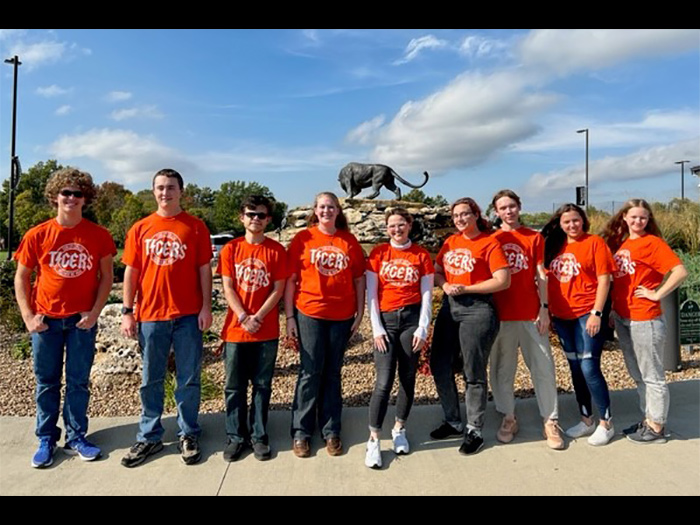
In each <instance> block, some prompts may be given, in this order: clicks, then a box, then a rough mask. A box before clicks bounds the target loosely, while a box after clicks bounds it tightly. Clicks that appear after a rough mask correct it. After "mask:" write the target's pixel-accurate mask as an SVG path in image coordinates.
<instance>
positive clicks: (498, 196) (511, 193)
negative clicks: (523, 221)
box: [491, 190, 523, 210]
mask: <svg viewBox="0 0 700 525" xmlns="http://www.w3.org/2000/svg"><path fill="white" fill-rule="evenodd" d="M503 197H509V198H511V199H513V200H514V201H515V202H516V203H517V204H518V208H522V207H523V204H522V202H520V197H518V194H517V193H515V192H514V191H513V190H501V191H499V192H498V193H496V195H494V196H493V200H492V201H491V205H492V206H493V209H494V210H496V202H498V199H502V198H503Z"/></svg>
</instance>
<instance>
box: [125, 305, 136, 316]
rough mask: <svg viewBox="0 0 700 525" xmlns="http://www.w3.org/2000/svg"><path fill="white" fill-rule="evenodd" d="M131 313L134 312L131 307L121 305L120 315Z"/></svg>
mask: <svg viewBox="0 0 700 525" xmlns="http://www.w3.org/2000/svg"><path fill="white" fill-rule="evenodd" d="M133 313H134V309H133V307H132V308H127V307H126V306H122V315H129V314H133Z"/></svg>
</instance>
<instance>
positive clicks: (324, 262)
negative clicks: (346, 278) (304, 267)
mask: <svg viewBox="0 0 700 525" xmlns="http://www.w3.org/2000/svg"><path fill="white" fill-rule="evenodd" d="M310 255H311V264H312V265H313V266H314V267H315V268H316V269H317V270H318V271H319V273H320V274H321V275H325V276H326V277H332V276H334V275H337V274H339V273H340V272H342V271H343V270H345V269H346V268H347V267H348V266H350V257H348V256H347V255H346V253H345V252H344V251H343V250H341V249H340V248H337V247H336V246H321V247H320V248H313V249H312V250H311V251H310Z"/></svg>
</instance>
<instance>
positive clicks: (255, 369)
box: [225, 339, 278, 445]
mask: <svg viewBox="0 0 700 525" xmlns="http://www.w3.org/2000/svg"><path fill="white" fill-rule="evenodd" d="M277 347H278V340H277V339H273V340H272V341H263V342H257V343H226V390H225V399H226V434H227V435H228V437H229V439H231V440H233V441H238V442H247V441H252V442H253V443H264V444H266V445H267V444H268V437H267V416H268V412H269V409H270V398H271V397H272V376H273V374H274V372H275V361H276V360H277ZM248 382H250V383H252V384H253V398H252V400H253V402H252V404H251V406H250V414H248Z"/></svg>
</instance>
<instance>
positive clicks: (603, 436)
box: [588, 423, 615, 447]
mask: <svg viewBox="0 0 700 525" xmlns="http://www.w3.org/2000/svg"><path fill="white" fill-rule="evenodd" d="M614 436H615V427H613V425H612V423H610V428H609V429H608V428H605V427H604V426H603V425H598V428H596V429H595V432H594V433H593V435H592V436H591V437H589V438H588V444H589V445H592V446H594V447H602V446H604V445H607V444H608V443H610V440H611V439H612V438H613V437H614Z"/></svg>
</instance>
